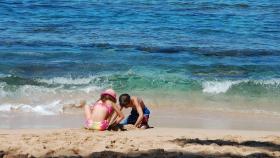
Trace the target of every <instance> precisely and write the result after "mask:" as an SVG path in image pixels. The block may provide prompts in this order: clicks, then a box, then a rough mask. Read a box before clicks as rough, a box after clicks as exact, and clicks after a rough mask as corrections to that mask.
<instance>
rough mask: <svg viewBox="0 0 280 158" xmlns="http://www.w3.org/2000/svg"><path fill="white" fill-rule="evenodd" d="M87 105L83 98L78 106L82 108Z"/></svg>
mask: <svg viewBox="0 0 280 158" xmlns="http://www.w3.org/2000/svg"><path fill="white" fill-rule="evenodd" d="M85 105H86V101H85V100H81V101H80V105H78V106H77V107H79V108H82V107H84V106H85Z"/></svg>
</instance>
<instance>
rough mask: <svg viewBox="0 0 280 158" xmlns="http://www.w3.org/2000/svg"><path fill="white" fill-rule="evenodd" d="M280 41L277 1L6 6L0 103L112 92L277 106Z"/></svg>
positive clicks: (0, 7) (0, 5)
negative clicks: (261, 100)
mask: <svg viewBox="0 0 280 158" xmlns="http://www.w3.org/2000/svg"><path fill="white" fill-rule="evenodd" d="M279 41H280V1H279V0H262V1H244V0H225V1H218V0H207V1H204V0H189V1H180V0H170V1H159V0H155V1H148V0H137V1H119V0H117V1H92V0H83V1H76V2H70V1H50V0H49V1H47V0H46V1H32V0H23V1H14V0H4V1H3V0H0V88H1V93H0V97H1V98H0V102H2V103H10V101H11V100H15V98H18V96H23V97H24V96H26V95H25V93H28V94H32V95H33V96H34V94H35V95H36V94H38V93H39V92H41V91H43V92H42V93H47V94H48V93H50V92H49V91H45V89H48V90H49V89H52V90H57V89H59V93H60V94H63V93H64V91H63V90H69V89H70V90H80V89H83V88H88V89H90V88H91V87H95V88H97V89H98V88H100V89H102V88H106V87H113V88H114V89H116V90H117V91H119V92H123V91H129V92H134V91H138V92H139V93H140V94H141V92H145V91H148V90H154V91H156V92H157V91H158V92H159V93H160V92H162V91H175V93H176V91H178V93H179V92H180V93H184V92H197V93H199V94H201V96H202V97H203V96H204V97H205V96H206V97H207V95H209V94H211V95H216V96H217V95H218V96H219V95H227V96H239V97H247V99H248V98H250V97H253V98H254V97H255V98H270V99H269V100H270V101H271V100H272V103H271V102H266V104H271V105H273V106H274V105H276V104H277V102H278V100H277V98H279V96H280V44H279ZM30 87H31V88H30ZM89 91H94V90H93V89H90V90H89ZM23 93H24V94H23ZM65 93H66V92H65ZM153 93H154V92H153ZM39 94H41V93H39ZM188 94H190V93H187V94H186V95H188ZM27 96H28V95H27ZM271 98H272V99H271ZM1 100H2V101H1ZM19 100H20V99H19ZM217 100H218V101H219V99H217ZM18 102H20V101H18ZM31 102H32V101H31ZM28 103H30V102H28Z"/></svg>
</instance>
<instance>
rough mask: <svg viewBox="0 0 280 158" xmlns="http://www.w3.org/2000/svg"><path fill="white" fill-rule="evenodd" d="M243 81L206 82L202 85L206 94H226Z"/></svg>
mask: <svg viewBox="0 0 280 158" xmlns="http://www.w3.org/2000/svg"><path fill="white" fill-rule="evenodd" d="M241 82H243V81H206V82H203V83H202V87H203V90H202V91H203V92H204V93H215V94H218V93H225V92H227V91H228V90H229V89H230V88H231V87H232V86H233V85H236V84H239V83H241Z"/></svg>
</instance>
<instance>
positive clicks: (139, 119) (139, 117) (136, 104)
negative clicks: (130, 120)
mask: <svg viewBox="0 0 280 158" xmlns="http://www.w3.org/2000/svg"><path fill="white" fill-rule="evenodd" d="M133 103H134V105H135V107H136V110H137V112H138V114H139V116H138V118H137V121H136V122H135V124H134V126H136V127H140V126H141V123H142V120H143V117H144V114H143V109H142V107H141V105H140V103H139V102H138V100H133Z"/></svg>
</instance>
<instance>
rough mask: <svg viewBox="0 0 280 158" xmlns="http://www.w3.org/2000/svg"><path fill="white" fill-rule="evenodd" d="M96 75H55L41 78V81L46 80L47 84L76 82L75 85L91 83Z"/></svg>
mask: <svg viewBox="0 0 280 158" xmlns="http://www.w3.org/2000/svg"><path fill="white" fill-rule="evenodd" d="M93 79H95V77H93V76H91V77H87V78H72V77H69V78H66V77H54V78H51V79H39V80H38V81H39V82H44V83H47V84H65V85H69V84H74V85H81V84H89V83H90V82H91V81H92V80H93Z"/></svg>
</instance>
